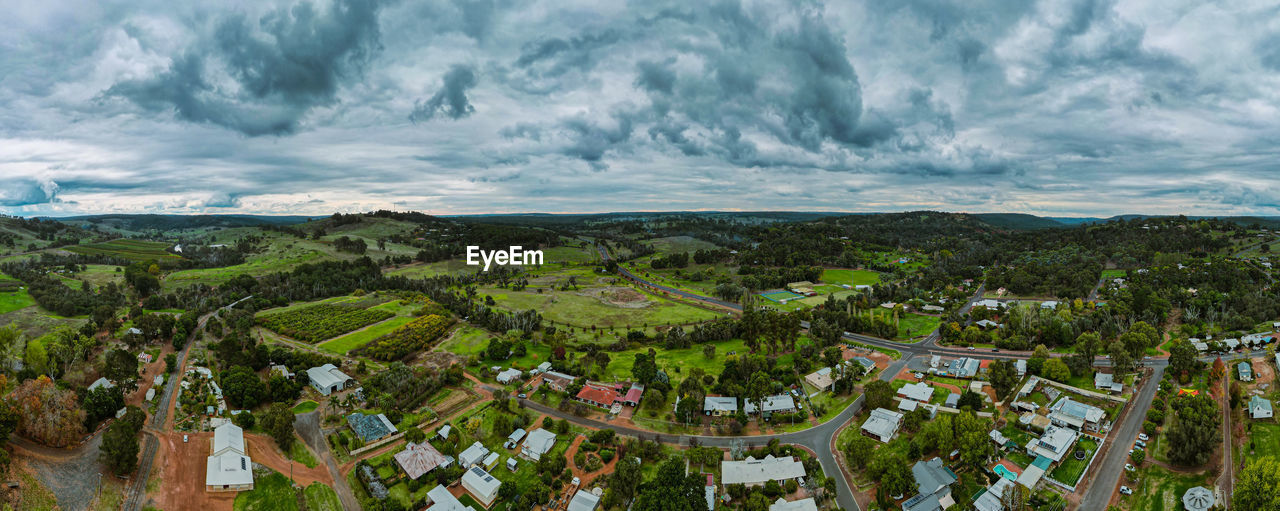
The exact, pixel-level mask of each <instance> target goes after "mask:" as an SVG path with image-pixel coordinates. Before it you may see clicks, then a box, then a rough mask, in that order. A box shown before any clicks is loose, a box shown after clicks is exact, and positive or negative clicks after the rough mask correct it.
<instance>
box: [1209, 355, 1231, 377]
mask: <svg viewBox="0 0 1280 511" xmlns="http://www.w3.org/2000/svg"><path fill="white" fill-rule="evenodd" d="M1226 375H1227V365H1226V364H1225V363H1223V362H1222V357H1218V358H1215V359H1213V368H1212V369H1210V370H1209V379H1211V380H1213V381H1215V382H1218V381H1222V377H1223V376H1226Z"/></svg>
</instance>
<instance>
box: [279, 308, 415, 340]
mask: <svg viewBox="0 0 1280 511" xmlns="http://www.w3.org/2000/svg"><path fill="white" fill-rule="evenodd" d="M392 316H395V313H394V312H389V311H385V310H378V309H364V308H360V307H356V306H352V305H332V304H319V305H311V306H309V307H304V308H301V309H294V310H290V311H286V312H281V313H276V314H267V315H262V316H259V317H258V323H259V324H261V325H262V326H265V327H267V328H268V329H271V331H273V332H275V333H278V334H280V335H285V336H289V337H292V338H294V339H297V340H299V341H303V342H309V343H314V342H319V341H323V340H325V339H329V338H332V337H336V336H338V335H342V334H345V333H347V332H350V331H352V330H357V329H360V328H363V327H365V326H368V325H371V324H373V323H377V322H379V321H382V320H384V319H387V318H390V317H392Z"/></svg>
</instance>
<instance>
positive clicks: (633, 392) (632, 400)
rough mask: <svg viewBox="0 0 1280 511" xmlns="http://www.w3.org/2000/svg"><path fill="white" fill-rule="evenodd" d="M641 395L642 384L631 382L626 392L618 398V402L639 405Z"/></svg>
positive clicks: (642, 392) (642, 391)
mask: <svg viewBox="0 0 1280 511" xmlns="http://www.w3.org/2000/svg"><path fill="white" fill-rule="evenodd" d="M641 397H644V385H641V384H639V383H632V384H631V388H629V389H627V393H626V394H623V395H622V397H620V398H618V402H620V403H622V404H624V405H627V406H640V398H641Z"/></svg>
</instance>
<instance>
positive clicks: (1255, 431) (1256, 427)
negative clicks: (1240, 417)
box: [1248, 421, 1280, 456]
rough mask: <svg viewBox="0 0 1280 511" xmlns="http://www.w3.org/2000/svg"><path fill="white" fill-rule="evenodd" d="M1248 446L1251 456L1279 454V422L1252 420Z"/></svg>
mask: <svg viewBox="0 0 1280 511" xmlns="http://www.w3.org/2000/svg"><path fill="white" fill-rule="evenodd" d="M1250 424H1252V426H1251V427H1252V431H1251V433H1250V436H1249V444H1248V445H1249V446H1251V447H1252V456H1280V424H1276V423H1275V422H1270V421H1252V422H1251V423H1250Z"/></svg>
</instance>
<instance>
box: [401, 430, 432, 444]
mask: <svg viewBox="0 0 1280 511" xmlns="http://www.w3.org/2000/svg"><path fill="white" fill-rule="evenodd" d="M404 439H405V440H406V441H408V442H413V443H415V444H420V443H422V441H423V440H426V439H427V433H426V432H424V431H422V429H421V428H409V431H405V432H404Z"/></svg>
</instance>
